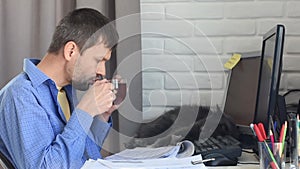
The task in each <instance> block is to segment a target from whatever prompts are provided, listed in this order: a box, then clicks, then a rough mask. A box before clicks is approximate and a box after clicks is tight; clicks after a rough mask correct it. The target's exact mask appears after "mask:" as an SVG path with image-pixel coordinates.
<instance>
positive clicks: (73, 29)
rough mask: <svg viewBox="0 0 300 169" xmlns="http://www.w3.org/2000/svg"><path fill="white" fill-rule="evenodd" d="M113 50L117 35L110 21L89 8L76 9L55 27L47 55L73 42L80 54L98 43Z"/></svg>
mask: <svg viewBox="0 0 300 169" xmlns="http://www.w3.org/2000/svg"><path fill="white" fill-rule="evenodd" d="M100 37H101V43H104V45H105V47H107V48H110V49H113V48H114V47H115V46H116V44H117V42H118V39H119V35H118V33H117V30H116V29H115V27H114V25H113V24H112V23H111V22H110V20H109V19H108V18H107V17H105V16H104V15H102V14H101V13H100V12H99V11H97V10H94V9H90V8H81V9H76V10H74V11H72V12H70V13H69V14H68V15H67V16H65V17H64V18H63V19H62V20H61V21H60V22H59V24H58V25H57V26H56V29H55V32H54V34H53V37H52V42H51V44H50V46H49V48H48V52H49V53H58V51H59V50H60V49H61V48H62V47H63V46H64V45H65V44H66V43H67V42H69V41H74V42H75V43H76V44H77V45H78V47H79V49H80V53H82V52H84V51H85V50H86V49H88V48H89V47H92V46H94V45H95V44H96V43H99V42H100V41H99V39H100Z"/></svg>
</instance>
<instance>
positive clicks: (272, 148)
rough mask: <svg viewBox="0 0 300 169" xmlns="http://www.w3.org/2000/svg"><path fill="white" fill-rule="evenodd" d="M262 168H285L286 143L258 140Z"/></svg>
mask: <svg viewBox="0 0 300 169" xmlns="http://www.w3.org/2000/svg"><path fill="white" fill-rule="evenodd" d="M258 151H259V167H260V169H277V168H280V169H284V168H285V160H286V144H285V143H280V142H275V143H272V142H269V141H265V142H258Z"/></svg>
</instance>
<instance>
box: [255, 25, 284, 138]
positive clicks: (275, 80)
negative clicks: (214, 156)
mask: <svg viewBox="0 0 300 169" xmlns="http://www.w3.org/2000/svg"><path fill="white" fill-rule="evenodd" d="M284 33H285V31H284V26H283V25H277V26H276V27H274V28H273V29H271V30H270V31H269V32H267V33H266V34H265V35H264V36H263V44H262V55H261V66H260V75H259V81H258V90H257V99H256V109H255V116H254V123H259V122H262V123H263V124H264V127H265V130H266V133H269V117H270V115H273V114H274V111H275V110H276V102H277V95H278V88H279V83H280V77H281V69H282V54H283V43H284Z"/></svg>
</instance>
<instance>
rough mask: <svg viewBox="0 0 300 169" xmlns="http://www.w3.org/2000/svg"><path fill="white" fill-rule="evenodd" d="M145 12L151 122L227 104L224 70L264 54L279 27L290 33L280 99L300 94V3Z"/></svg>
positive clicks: (164, 7)
mask: <svg viewBox="0 0 300 169" xmlns="http://www.w3.org/2000/svg"><path fill="white" fill-rule="evenodd" d="M141 12H142V13H143V12H144V13H145V14H142V39H143V40H142V42H143V43H142V50H143V51H142V53H143V88H144V90H143V106H144V107H143V109H144V112H145V117H144V119H146V120H151V119H152V118H155V117H157V116H159V115H160V114H161V113H163V112H164V111H166V110H169V109H170V108H172V107H174V106H180V105H183V104H188V105H193V104H197V105H198V104H200V105H211V104H213V105H214V104H222V103H223V99H224V97H223V96H224V91H225V90H226V84H227V82H226V81H227V76H228V75H227V73H228V70H226V69H224V67H223V64H224V63H225V62H226V61H227V60H228V58H229V57H230V56H232V54H233V53H236V52H238V53H245V52H252V51H261V45H262V37H263V35H264V34H265V33H266V32H267V31H268V30H270V29H271V28H272V27H274V26H275V25H276V24H284V25H285V28H286V36H285V44H284V57H283V71H282V75H281V82H280V93H284V92H286V91H288V90H290V89H296V88H297V89H299V88H300V29H299V28H300V1H297V0H255V1H253V0H141ZM212 93H214V95H213V96H212Z"/></svg>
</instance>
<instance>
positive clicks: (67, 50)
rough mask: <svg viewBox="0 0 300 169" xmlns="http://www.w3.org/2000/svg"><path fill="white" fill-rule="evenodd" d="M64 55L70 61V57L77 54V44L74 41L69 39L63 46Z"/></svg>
mask: <svg viewBox="0 0 300 169" xmlns="http://www.w3.org/2000/svg"><path fill="white" fill-rule="evenodd" d="M63 53H64V57H65V59H66V60H67V61H70V60H71V58H72V57H75V56H76V55H78V54H79V50H78V46H77V45H76V43H75V42H74V41H69V42H67V43H66V44H65V46H64V50H63Z"/></svg>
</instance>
